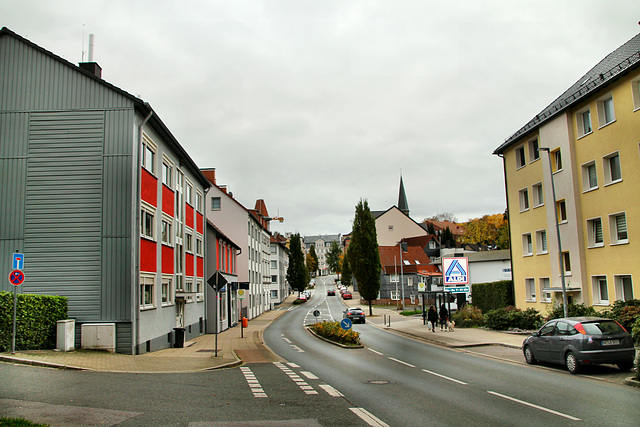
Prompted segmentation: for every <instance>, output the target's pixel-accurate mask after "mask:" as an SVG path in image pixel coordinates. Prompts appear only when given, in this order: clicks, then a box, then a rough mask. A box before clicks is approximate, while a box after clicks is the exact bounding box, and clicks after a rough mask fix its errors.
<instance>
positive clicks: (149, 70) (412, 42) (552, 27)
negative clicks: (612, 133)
mask: <svg viewBox="0 0 640 427" xmlns="http://www.w3.org/2000/svg"><path fill="white" fill-rule="evenodd" d="M639 20H640V2H639V1H638V0H615V1H608V2H605V1H602V0H561V1H559V0H551V1H549V0H538V1H527V2H525V1H514V0H495V1H480V0H470V1H451V0H448V1H442V0H439V1H431V0H379V1H376V0H361V1H349V0H335V1H328V0H313V1H304V0H273V1H270V0H264V1H255V0H224V1H204V0H203V1H195V0H192V1H175V0H172V1H168V0H166V1H165V0H153V1H135V0H128V1H119V0H108V1H94V0H91V1H87V0H84V1H71V0H67V1H44V0H42V1H32V0H21V1H15V0H0V26H6V27H8V28H9V29H11V30H12V31H14V32H16V33H18V34H19V35H21V36H23V37H25V38H27V39H29V40H31V41H32V42H34V43H36V44H38V45H39V46H41V47H43V48H45V49H47V50H49V51H52V52H53V53H55V54H57V55H59V56H62V57H63V58H65V59H67V60H68V61H70V62H73V63H78V62H81V60H82V58H83V56H82V54H83V46H84V50H85V51H87V50H88V38H89V34H90V33H91V34H95V54H94V59H95V61H96V62H98V63H99V64H100V66H101V67H102V69H103V72H102V77H103V78H104V79H105V80H106V81H108V82H110V83H112V84H114V85H116V86H118V87H120V88H121V89H123V90H125V91H127V92H129V93H131V94H133V95H136V96H139V97H141V98H142V99H143V100H144V101H147V102H149V103H150V104H151V106H152V107H153V108H154V110H155V111H156V112H157V113H158V115H159V116H160V118H161V119H162V120H163V121H164V122H165V124H166V125H167V126H168V127H169V129H170V130H171V131H172V133H173V134H174V136H175V137H176V138H177V139H178V141H180V143H181V144H182V146H183V147H184V148H185V149H186V150H187V152H188V153H189V154H190V155H191V157H192V158H193V160H194V161H195V162H196V164H198V166H200V167H203V168H204V167H206V168H209V167H213V168H216V175H217V178H218V184H226V185H228V187H229V190H230V191H232V192H233V193H234V196H235V197H236V198H237V199H238V201H240V203H242V204H243V205H244V206H245V207H247V208H253V207H254V204H255V201H256V200H257V199H264V200H265V202H266V205H267V208H268V210H269V213H270V214H271V215H272V216H276V215H280V216H283V217H284V218H285V221H284V223H282V224H280V223H278V222H273V223H272V231H280V232H286V231H292V232H300V233H301V234H302V235H311V234H336V233H343V234H344V233H348V232H350V231H351V222H352V220H353V216H354V212H355V205H356V204H357V203H358V201H359V200H360V199H361V198H365V199H367V200H368V201H369V206H370V208H371V209H372V210H386V209H388V208H390V207H391V206H393V205H395V204H397V201H398V188H399V183H400V173H401V172H402V176H403V180H404V185H405V189H406V193H407V198H408V202H409V207H410V209H411V217H412V218H413V219H414V220H416V221H418V222H420V221H422V220H423V219H424V218H427V217H430V216H433V215H435V214H436V213H443V212H450V213H452V214H454V215H455V216H456V217H457V218H458V220H460V221H466V220H468V219H471V218H475V217H480V216H483V215H485V214H495V213H501V212H503V211H504V210H505V208H506V202H505V194H504V181H503V174H502V161H501V160H500V159H499V158H498V157H496V156H493V155H492V154H491V153H492V152H493V150H494V149H495V148H497V147H498V146H499V145H500V144H501V143H502V142H503V141H504V139H505V138H507V137H509V136H510V135H512V134H513V133H515V132H516V131H517V130H518V129H519V128H520V127H522V126H523V125H524V124H525V123H526V122H527V121H529V119H531V118H532V117H533V116H535V115H536V114H537V113H538V112H540V111H541V110H542V109H543V108H544V107H546V106H547V105H548V104H549V103H550V102H551V101H553V100H554V99H555V98H556V97H557V96H558V95H560V94H561V93H562V92H563V91H564V90H565V89H566V88H568V87H569V86H570V85H571V84H573V83H574V82H575V81H576V80H578V78H580V76H582V75H583V74H584V73H586V72H587V71H588V70H589V69H590V68H591V67H593V66H594V65H595V64H596V63H597V62H599V61H600V60H601V59H602V58H604V57H605V56H606V55H607V54H608V53H609V52H611V51H613V50H614V49H616V48H617V47H619V46H620V45H622V44H623V43H625V42H626V41H627V40H629V39H630V38H631V37H633V36H634V35H636V34H637V33H638V32H640V26H639V25H638V21H639ZM83 34H84V36H83ZM84 59H85V61H86V60H88V55H87V54H86V53H85V56H84Z"/></svg>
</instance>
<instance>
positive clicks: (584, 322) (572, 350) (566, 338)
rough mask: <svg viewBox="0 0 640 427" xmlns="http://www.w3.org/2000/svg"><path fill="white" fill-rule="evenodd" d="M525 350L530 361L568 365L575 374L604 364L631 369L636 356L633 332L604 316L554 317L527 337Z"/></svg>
mask: <svg viewBox="0 0 640 427" xmlns="http://www.w3.org/2000/svg"><path fill="white" fill-rule="evenodd" d="M522 351H523V353H524V358H525V360H526V361H527V363H529V364H535V363H537V362H538V361H541V362H550V363H559V364H564V365H566V367H567V369H568V370H569V372H571V373H572V374H577V373H579V372H580V371H581V370H582V367H583V365H597V364H602V363H610V364H615V365H617V366H618V368H620V370H622V371H628V370H630V369H631V368H632V367H633V359H634V357H635V348H634V347H633V341H632V339H631V335H630V334H629V333H628V332H627V331H626V330H625V329H624V328H623V327H622V326H621V325H620V324H619V323H618V322H616V321H614V320H611V319H604V318H600V317H567V318H563V319H554V320H551V321H549V322H547V323H546V324H545V325H544V326H543V327H542V328H540V330H538V331H537V332H534V333H533V334H531V336H529V337H527V339H525V340H524V342H523V343H522Z"/></svg>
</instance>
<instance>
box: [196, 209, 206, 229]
mask: <svg viewBox="0 0 640 427" xmlns="http://www.w3.org/2000/svg"><path fill="white" fill-rule="evenodd" d="M196 221H197V222H196V231H197V232H198V233H200V234H204V216H202V214H201V213H200V212H196Z"/></svg>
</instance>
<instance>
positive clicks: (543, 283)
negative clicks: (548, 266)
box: [540, 277, 551, 302]
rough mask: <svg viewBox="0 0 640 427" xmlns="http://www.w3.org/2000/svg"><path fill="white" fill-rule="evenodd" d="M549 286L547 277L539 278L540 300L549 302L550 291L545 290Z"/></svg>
mask: <svg viewBox="0 0 640 427" xmlns="http://www.w3.org/2000/svg"><path fill="white" fill-rule="evenodd" d="M550 286H551V285H550V283H549V278H548V277H541V278H540V302H551V292H549V291H545V289H549V287H550Z"/></svg>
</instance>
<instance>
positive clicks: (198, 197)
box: [196, 189, 204, 213]
mask: <svg viewBox="0 0 640 427" xmlns="http://www.w3.org/2000/svg"><path fill="white" fill-rule="evenodd" d="M203 200H204V196H203V195H202V192H200V190H197V189H196V211H197V212H200V213H202V212H203V206H202V201H203Z"/></svg>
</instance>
